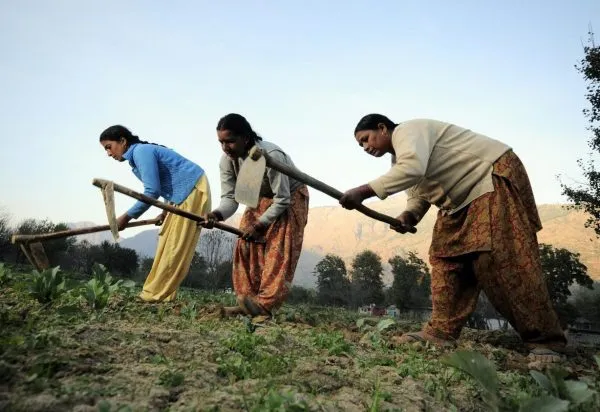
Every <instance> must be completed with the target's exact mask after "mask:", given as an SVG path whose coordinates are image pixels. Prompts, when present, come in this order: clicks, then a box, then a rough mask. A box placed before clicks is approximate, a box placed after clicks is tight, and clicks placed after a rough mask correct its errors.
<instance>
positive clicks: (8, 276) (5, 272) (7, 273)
mask: <svg viewBox="0 0 600 412" xmlns="http://www.w3.org/2000/svg"><path fill="white" fill-rule="evenodd" d="M12 280H13V274H12V271H11V270H10V269H9V268H8V267H7V266H5V265H4V263H1V262H0V286H4V285H7V284H8V283H10V282H11V281H12Z"/></svg>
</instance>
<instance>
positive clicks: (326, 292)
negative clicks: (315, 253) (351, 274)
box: [313, 254, 351, 306]
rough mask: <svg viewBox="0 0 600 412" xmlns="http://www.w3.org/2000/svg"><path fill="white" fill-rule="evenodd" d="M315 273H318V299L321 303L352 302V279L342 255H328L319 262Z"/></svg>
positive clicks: (340, 304)
mask: <svg viewBox="0 0 600 412" xmlns="http://www.w3.org/2000/svg"><path fill="white" fill-rule="evenodd" d="M313 273H315V274H316V275H317V301H318V302H319V303H320V304H322V305H331V306H345V305H348V304H349V303H350V296H351V287H350V280H349V279H348V277H347V272H346V264H345V263H344V261H343V260H342V258H341V257H339V256H336V255H332V254H328V255H326V256H325V257H324V258H323V259H322V260H321V261H320V262H319V263H317V265H316V266H315V271H314V272H313Z"/></svg>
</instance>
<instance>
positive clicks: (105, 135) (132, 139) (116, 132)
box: [100, 124, 164, 147]
mask: <svg viewBox="0 0 600 412" xmlns="http://www.w3.org/2000/svg"><path fill="white" fill-rule="evenodd" d="M121 138H123V139H125V141H126V142H127V146H131V145H132V144H135V143H141V144H154V145H157V146H162V145H159V144H157V143H150V142H147V141H145V140H140V138H139V137H138V136H136V135H134V134H133V133H131V131H130V130H129V129H128V128H126V127H125V126H121V125H119V124H117V125H114V126H110V127H109V128H107V129H106V130H104V131H103V132H102V133H101V134H100V141H103V140H110V141H112V142H118V141H120V140H121ZM163 147H164V146H163Z"/></svg>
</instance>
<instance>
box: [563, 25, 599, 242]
mask: <svg viewBox="0 0 600 412" xmlns="http://www.w3.org/2000/svg"><path fill="white" fill-rule="evenodd" d="M588 34H589V41H588V45H586V46H584V48H583V51H584V57H583V59H582V60H581V61H580V64H579V65H578V66H575V67H576V69H577V70H578V71H579V72H580V73H582V74H583V78H584V80H585V81H586V83H587V87H586V88H587V94H586V98H587V101H588V102H589V104H590V107H589V108H586V109H584V110H583V114H584V116H585V117H586V118H587V119H588V121H589V127H588V130H589V131H590V132H591V137H590V138H589V141H588V145H589V147H590V149H592V151H593V152H596V155H597V154H598V153H600V46H597V45H596V44H595V42H594V34H593V33H592V31H591V30H590V32H589V33H588ZM577 163H578V164H579V167H580V168H581V169H582V171H583V176H584V178H585V180H587V182H586V183H584V184H578V185H574V186H568V185H565V184H562V183H561V187H562V190H563V192H562V193H563V195H565V196H567V198H568V199H570V200H571V201H572V202H573V203H574V204H573V205H572V206H571V207H572V208H574V209H578V210H584V211H585V212H586V213H588V214H589V218H588V220H587V222H586V224H585V226H586V227H592V228H593V229H594V231H595V233H596V235H597V236H599V237H600V171H599V170H597V169H596V163H595V159H594V158H593V157H591V156H590V159H589V160H588V162H587V163H584V162H583V160H582V159H579V160H578V161H577Z"/></svg>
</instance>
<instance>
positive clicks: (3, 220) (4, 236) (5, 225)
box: [0, 210, 13, 260]
mask: <svg viewBox="0 0 600 412" xmlns="http://www.w3.org/2000/svg"><path fill="white" fill-rule="evenodd" d="M11 235H12V230H11V228H10V215H9V214H8V213H6V212H4V211H2V210H0V260H6V259H7V257H8V255H9V254H10V251H11V250H12V249H13V248H12V244H11V242H10V237H11Z"/></svg>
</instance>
